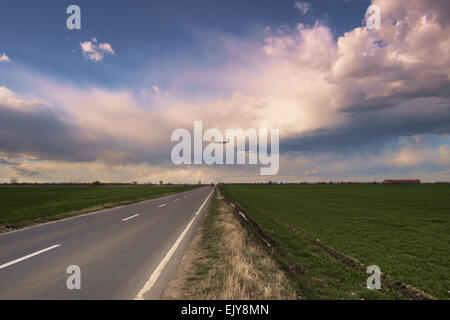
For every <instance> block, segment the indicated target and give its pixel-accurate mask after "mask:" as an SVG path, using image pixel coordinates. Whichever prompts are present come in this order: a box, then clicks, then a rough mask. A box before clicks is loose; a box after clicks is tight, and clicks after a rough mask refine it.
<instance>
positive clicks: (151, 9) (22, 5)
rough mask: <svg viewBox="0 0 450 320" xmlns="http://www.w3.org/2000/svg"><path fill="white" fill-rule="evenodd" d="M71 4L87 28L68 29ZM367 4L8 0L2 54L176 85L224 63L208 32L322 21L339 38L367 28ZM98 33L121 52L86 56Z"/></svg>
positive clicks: (82, 75) (60, 71) (111, 82)
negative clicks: (97, 58)
mask: <svg viewBox="0 0 450 320" xmlns="http://www.w3.org/2000/svg"><path fill="white" fill-rule="evenodd" d="M71 4H77V5H79V6H80V8H81V11H82V30H80V31H78V30H71V31H69V30H67V28H66V26H65V22H66V19H67V16H68V15H66V13H65V11H66V8H67V7H68V6H69V5H71ZM367 7H368V1H362V0H360V1H353V2H348V1H344V0H335V1H326V0H322V1H320V0H319V1H313V2H312V10H310V11H309V12H308V13H307V14H306V15H302V14H301V13H300V12H299V11H298V10H295V9H294V1H285V0H283V1H275V0H262V1H261V0H257V1H256V0H246V1H211V0H192V1H144V0H136V1H131V2H130V1H117V0H114V1H101V0H96V1H75V2H74V1H52V0H43V1H22V0H19V1H17V0H15V1H9V0H7V1H4V2H3V8H2V11H1V12H0V39H1V43H0V51H1V50H3V51H5V50H6V49H7V50H8V55H9V56H12V57H14V61H15V62H17V63H20V64H23V65H26V66H28V67H30V68H32V69H33V70H35V71H39V72H43V73H45V74H48V75H51V76H54V77H61V78H65V79H67V80H69V81H73V82H76V83H89V84H95V85H98V86H103V87H112V88H121V87H124V86H125V87H130V88H135V87H137V86H139V85H141V86H142V85H143V86H145V85H148V84H147V83H146V81H152V82H155V83H162V84H163V85H164V84H166V85H171V83H172V82H173V81H171V76H172V75H173V74H175V73H176V72H177V71H178V70H180V69H183V70H184V69H187V68H195V67H196V66H201V67H202V68H205V67H207V66H211V67H214V66H217V65H220V64H222V63H224V61H223V57H222V56H221V55H213V56H211V55H208V52H207V51H208V50H210V49H211V47H210V46H214V45H215V43H214V41H212V42H211V43H210V44H205V43H203V41H202V39H203V38H202V37H204V36H205V35H207V34H209V33H220V34H226V35H230V36H233V37H238V38H239V37H240V38H243V39H246V38H248V37H250V36H251V37H252V38H256V39H258V38H259V39H263V38H264V36H265V35H264V30H265V28H266V27H267V26H271V27H274V28H277V27H279V26H281V25H288V26H291V27H295V25H296V24H297V23H299V22H302V23H305V24H314V23H315V21H317V20H321V21H324V22H325V23H326V24H327V25H329V26H330V28H331V29H332V30H333V32H334V34H335V36H336V37H337V36H340V35H342V34H343V33H344V32H345V31H348V30H351V29H352V28H354V27H356V26H360V25H361V23H362V17H363V15H364V12H365V10H366V8H367ZM11 31H13V32H11ZM92 38H97V39H98V40H99V41H102V42H108V43H111V44H112V45H113V48H114V50H115V52H116V56H114V57H108V58H106V59H104V61H102V63H101V64H100V63H99V64H95V65H93V64H92V63H90V61H87V60H85V59H83V57H82V54H81V52H80V50H79V43H80V42H82V41H86V40H90V39H92ZM142 70H146V74H145V75H143V74H142ZM149 74H150V75H149ZM168 75H169V76H168ZM149 78H150V79H149ZM196 89H197V90H198V89H199V88H196Z"/></svg>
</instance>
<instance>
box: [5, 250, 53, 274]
mask: <svg viewBox="0 0 450 320" xmlns="http://www.w3.org/2000/svg"><path fill="white" fill-rule="evenodd" d="M59 246H60V244H55V245H54V246H51V247H48V248H45V249H42V250H39V251H36V252H34V253H31V254H29V255H26V256H25V257H22V258H19V259H16V260H13V261H10V262H8V263H5V264H2V265H1V266H0V270H1V269H4V268H6V267H9V266H11V265H13V264H16V263H18V262H21V261H23V260H26V259H29V258H31V257H34V256H37V255H38V254H41V253H44V252H46V251H49V250H52V249H55V248H58V247H59Z"/></svg>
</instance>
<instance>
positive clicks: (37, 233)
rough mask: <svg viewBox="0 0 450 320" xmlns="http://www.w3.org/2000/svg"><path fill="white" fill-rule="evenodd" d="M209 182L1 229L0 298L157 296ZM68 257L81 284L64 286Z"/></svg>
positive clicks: (191, 230) (202, 204) (203, 201)
mask: <svg viewBox="0 0 450 320" xmlns="http://www.w3.org/2000/svg"><path fill="white" fill-rule="evenodd" d="M212 190H213V188H212V187H202V188H198V189H195V190H192V191H188V192H184V193H179V194H175V195H170V196H166V197H162V198H157V199H152V200H148V201H144V202H140V203H135V204H131V205H127V206H123V207H118V208H113V209H108V210H104V211H101V212H96V213H92V214H88V215H82V216H78V217H74V218H70V219H66V220H61V221H57V222H52V223H48V224H43V225H38V226H35V227H31V228H29V229H24V230H19V231H15V232H12V233H6V234H1V235H0V299H136V298H140V299H142V298H145V299H155V298H158V297H159V295H160V294H161V292H162V290H163V289H164V287H165V285H166V283H167V281H168V280H169V279H170V273H171V272H173V270H174V268H175V265H176V263H177V261H178V260H179V259H180V258H181V256H182V251H183V250H184V248H185V247H186V245H187V243H188V241H189V239H190V237H191V236H192V234H193V233H194V231H195V228H196V225H197V223H198V221H199V218H200V216H201V214H202V213H203V212H204V211H205V210H206V207H207V198H208V196H209V195H210V194H211V192H212ZM208 199H209V198H208ZM200 208H201V209H202V210H200V211H199V209H200ZM72 265H75V266H78V267H79V268H80V271H81V273H80V275H81V277H80V279H81V281H80V283H81V289H79V290H78V289H73V290H69V289H68V287H67V279H68V278H69V277H70V276H71V275H72V273H70V274H69V273H67V268H68V267H69V266H72ZM72 272H73V271H72Z"/></svg>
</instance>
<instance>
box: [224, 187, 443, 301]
mask: <svg viewBox="0 0 450 320" xmlns="http://www.w3.org/2000/svg"><path fill="white" fill-rule="evenodd" d="M223 191H224V193H225V195H226V196H227V197H229V198H230V199H232V200H234V201H236V202H238V203H239V204H240V205H241V207H242V208H243V209H244V210H246V212H247V213H248V214H249V215H250V217H252V218H253V219H254V220H255V221H257V222H258V224H259V225H260V226H261V227H262V228H263V230H265V231H266V232H267V233H268V234H270V235H271V237H272V238H273V239H274V240H275V241H276V242H277V243H279V244H280V246H281V247H283V248H284V249H285V250H286V251H287V252H288V255H287V256H286V255H285V257H284V258H279V260H280V263H284V264H292V263H298V264H299V265H300V266H301V268H300V270H302V271H303V272H300V273H297V275H295V277H294V280H295V281H296V282H297V285H298V287H299V288H300V290H301V291H302V292H303V293H304V295H305V297H306V298H318V299H325V298H331V299H336V298H338V299H339V298H343V299H352V298H355V299H359V298H365V299H382V298H404V296H402V295H398V294H397V291H393V290H387V289H386V288H383V286H382V290H380V291H375V290H368V289H366V288H365V284H366V279H367V275H366V274H365V273H363V272H361V270H356V269H355V268H352V267H350V266H348V265H346V264H345V263H342V262H341V261H338V260H337V259H333V258H331V257H330V256H329V255H327V254H326V253H325V252H324V250H321V249H320V248H319V247H318V246H315V245H313V244H311V243H308V241H306V240H305V239H304V238H302V236H301V235H299V234H298V233H294V231H292V230H291V229H290V228H289V227H286V224H285V223H288V224H289V225H290V226H293V227H295V228H296V229H298V230H301V231H302V233H304V234H306V235H307V237H310V238H313V239H316V238H318V239H320V241H321V242H322V243H325V244H326V245H329V246H331V247H333V248H335V249H337V250H338V251H339V252H342V253H344V254H346V255H349V256H352V257H354V258H356V259H358V260H359V261H361V262H362V263H364V264H366V265H372V264H374V265H378V266H379V267H380V268H381V271H382V272H383V273H386V274H387V275H388V276H389V278H390V279H392V280H397V281H401V282H402V283H404V284H409V285H412V286H414V287H416V288H418V289H421V290H423V291H425V292H426V293H428V294H430V295H432V296H434V297H436V298H439V299H449V298H450V294H449V290H450V256H449V253H450V185H448V184H441V185H363V184H361V185H356V184H348V185H225V186H223ZM286 257H287V258H286ZM302 268H303V269H302Z"/></svg>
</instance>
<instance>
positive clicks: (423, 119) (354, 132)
mask: <svg viewBox="0 0 450 320" xmlns="http://www.w3.org/2000/svg"><path fill="white" fill-rule="evenodd" d="M343 113H344V114H346V115H347V117H348V119H349V120H348V121H347V122H346V123H345V125H342V126H340V127H336V128H332V129H320V130H315V131H312V132H309V133H307V134H303V135H301V136H299V137H296V138H290V139H286V140H283V141H281V143H280V149H281V151H282V152H289V151H303V152H323V151H334V152H340V151H342V152H348V151H349V150H351V149H353V150H357V149H358V151H364V150H365V149H367V148H379V147H382V146H383V145H385V144H386V143H388V142H390V141H394V140H395V141H396V140H397V139H398V138H399V137H409V136H414V135H418V134H436V135H441V134H448V133H450V100H449V99H445V98H438V97H433V98H418V99H410V100H404V101H402V99H401V98H381V99H373V100H370V101H367V102H366V103H364V104H361V105H360V106H352V107H351V108H348V109H345V110H344V111H343Z"/></svg>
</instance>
